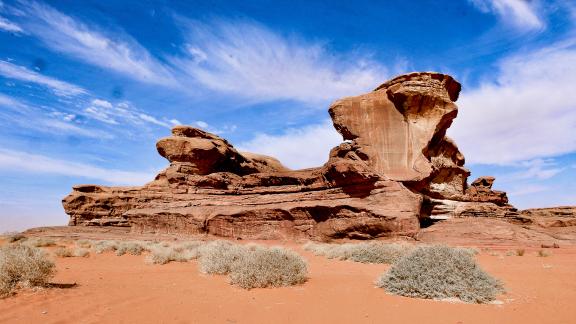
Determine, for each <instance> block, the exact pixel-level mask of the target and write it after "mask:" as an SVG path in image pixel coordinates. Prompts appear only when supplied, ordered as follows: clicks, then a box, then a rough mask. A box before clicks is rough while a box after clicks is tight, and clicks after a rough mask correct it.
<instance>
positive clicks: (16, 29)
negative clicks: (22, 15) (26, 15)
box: [0, 1, 23, 33]
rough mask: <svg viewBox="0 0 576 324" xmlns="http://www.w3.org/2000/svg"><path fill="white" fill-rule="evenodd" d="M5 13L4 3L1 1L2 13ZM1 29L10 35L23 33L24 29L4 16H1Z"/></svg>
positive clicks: (0, 10) (0, 8) (0, 9)
mask: <svg viewBox="0 0 576 324" xmlns="http://www.w3.org/2000/svg"><path fill="white" fill-rule="evenodd" d="M3 11H4V3H3V2H2V1H0V13H1V12H3ZM0 29H1V30H4V31H7V32H10V33H21V32H23V30H22V27H20V26H18V24H16V23H15V22H12V21H10V20H8V19H7V18H5V17H2V16H0Z"/></svg>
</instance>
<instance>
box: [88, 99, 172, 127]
mask: <svg viewBox="0 0 576 324" xmlns="http://www.w3.org/2000/svg"><path fill="white" fill-rule="evenodd" d="M83 114H84V115H85V116H88V117H90V118H93V119H96V120H99V121H101V122H103V123H106V124H111V125H131V126H134V125H143V124H146V123H150V124H154V125H157V126H162V127H167V128H171V127H172V126H174V125H176V124H179V123H180V122H179V121H178V120H175V119H168V118H163V119H162V120H160V119H158V118H156V117H153V116H151V115H149V114H146V113H144V112H142V111H140V110H138V109H137V108H136V107H134V106H133V105H132V104H131V103H130V102H127V101H123V102H119V103H111V102H109V101H106V100H102V99H93V100H92V101H91V102H90V104H89V105H88V107H86V108H85V109H84V111H83Z"/></svg>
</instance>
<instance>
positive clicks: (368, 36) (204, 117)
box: [0, 0, 576, 232]
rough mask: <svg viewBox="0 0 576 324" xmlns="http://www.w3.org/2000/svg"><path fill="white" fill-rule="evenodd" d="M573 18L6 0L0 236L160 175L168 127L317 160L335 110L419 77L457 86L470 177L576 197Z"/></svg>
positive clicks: (441, 10) (565, 14) (430, 4)
mask: <svg viewBox="0 0 576 324" xmlns="http://www.w3.org/2000/svg"><path fill="white" fill-rule="evenodd" d="M575 22H576V2H574V1H572V0H549V1H537V0H533V1H527V0H526V1H525V0H455V1H449V2H445V1H442V2H440V1H433V0H422V1H403V0H402V1H401V0H397V1H386V2H381V1H360V0H358V1H354V2H350V1H324V2H320V1H316V2H313V1H294V0H293V1H153V0H150V1H96V0H94V1H88V0H85V1H47V2H35V1H26V0H22V1H7V0H2V1H1V2H0V178H1V179H2V181H1V182H0V232H4V231H9V230H19V229H24V228H28V227H32V226H40V225H58V224H65V223H66V221H67V216H66V215H65V214H64V212H63V210H62V207H61V204H60V200H61V199H62V198H63V197H64V196H65V195H66V194H68V193H69V192H70V190H71V186H72V185H74V184H80V183H98V184H108V185H139V184H144V183H145V182H147V181H149V180H151V179H152V178H153V177H154V175H155V174H156V173H157V172H158V171H159V170H161V169H162V168H164V167H166V166H167V161H166V160H164V159H163V158H162V157H160V156H159V155H158V154H157V152H156V149H155V142H156V140H157V139H158V138H160V137H162V136H166V135H168V134H169V129H170V127H171V126H172V125H174V124H188V125H195V126H197V127H201V128H204V129H207V130H208V131H211V132H215V133H217V134H219V135H221V136H223V137H225V138H227V139H229V140H230V141H231V142H232V143H233V144H234V145H235V146H237V147H238V148H240V149H243V150H249V151H254V152H259V153H264V154H269V155H273V156H275V157H278V158H279V159H280V160H281V161H282V162H284V163H285V164H286V165H288V166H290V167H292V168H302V167H312V166H319V165H321V164H322V163H324V162H325V161H326V160H327V157H328V152H329V150H330V148H332V147H333V146H335V145H337V144H338V143H339V142H340V140H341V138H340V137H339V135H338V134H337V133H336V132H335V131H334V129H333V127H332V125H331V123H330V121H329V116H328V114H327V108H328V106H329V104H330V103H331V102H332V101H333V100H335V99H338V98H340V97H343V96H348V95H357V94H360V93H363V92H367V91H369V90H371V89H373V88H375V87H376V86H377V85H379V84H380V83H382V82H384V81H386V80H387V79H389V78H391V77H393V76H395V75H397V74H401V73H406V72H410V71H426V70H433V71H439V72H443V73H448V74H451V75H453V76H454V77H456V78H457V79H458V80H459V81H461V83H462V84H463V91H462V94H461V97H460V99H459V101H458V105H459V107H460V112H459V116H458V118H457V119H456V121H455V123H454V124H453V126H452V128H451V129H450V130H449V135H450V136H451V137H453V138H454V139H455V140H456V142H457V143H458V145H459V147H460V149H461V151H462V152H463V153H464V155H465V156H466V159H467V166H468V168H470V169H471V171H472V177H477V176H481V175H494V176H496V177H497V181H496V184H495V187H496V188H497V189H500V190H506V191H507V192H508V194H509V197H510V200H511V202H512V203H513V204H515V205H516V206H517V207H519V208H528V207H538V206H554V205H568V204H572V205H574V204H576V184H575V181H574V180H575V179H576V131H575V130H576V25H575ZM470 180H473V179H470Z"/></svg>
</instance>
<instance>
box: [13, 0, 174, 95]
mask: <svg viewBox="0 0 576 324" xmlns="http://www.w3.org/2000/svg"><path fill="white" fill-rule="evenodd" d="M22 9H23V10H24V12H25V13H26V14H27V18H28V19H26V20H25V21H24V22H23V25H24V26H25V28H26V30H27V31H28V32H30V33H31V34H33V35H35V36H37V37H38V38H40V39H41V40H42V41H43V42H44V43H45V44H46V46H48V47H49V48H52V49H54V50H56V51H58V52H63V53H67V54H69V55H71V56H74V57H76V58H77V59H80V60H82V61H85V62H87V63H90V64H93V65H96V66H99V67H103V68H106V69H110V70H113V71H116V72H118V73H121V74H124V75H126V76H128V77H130V78H133V79H136V80H139V81H142V82H148V83H153V84H161V85H174V84H175V81H174V79H173V78H172V76H171V74H170V73H169V71H168V70H167V69H166V67H165V66H164V65H163V64H162V63H161V62H159V61H158V60H157V59H155V58H154V57H153V56H152V55H151V54H150V53H149V52H148V51H147V50H146V49H145V48H144V47H142V46H141V45H140V44H139V43H138V42H137V41H136V40H134V39H133V38H131V37H130V36H128V35H125V34H123V33H119V34H116V35H106V34H104V33H103V32H101V31H99V30H96V29H95V28H92V27H89V26H88V25H86V24H84V23H82V22H81V21H79V20H77V19H74V18H72V17H70V16H67V15H65V14H63V13H61V12H59V11H57V10H56V9H54V8H52V7H50V6H48V5H45V4H40V3H37V2H23V3H22Z"/></svg>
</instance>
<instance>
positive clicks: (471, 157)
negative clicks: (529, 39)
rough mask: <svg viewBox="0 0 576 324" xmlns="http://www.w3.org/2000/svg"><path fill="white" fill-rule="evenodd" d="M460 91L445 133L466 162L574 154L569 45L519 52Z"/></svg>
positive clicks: (574, 78) (574, 94) (572, 52)
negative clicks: (488, 76) (474, 85)
mask: <svg viewBox="0 0 576 324" xmlns="http://www.w3.org/2000/svg"><path fill="white" fill-rule="evenodd" d="M494 79H495V80H494V81H489V82H484V83H483V84H482V85H480V86H479V87H477V88H475V89H472V90H467V89H466V88H464V91H463V93H462V95H461V98H460V100H459V102H458V105H459V107H460V111H459V116H458V118H457V119H456V121H455V122H454V124H453V125H452V127H451V128H450V129H449V131H448V132H449V135H450V136H452V137H453V138H454V139H455V140H456V142H457V143H458V145H459V147H460V149H461V151H462V152H463V153H464V154H465V155H466V158H467V161H468V162H469V163H482V164H511V163H517V162H519V161H526V160H532V159H536V158H545V157H553V156H558V155H562V154H568V153H572V152H575V151H576V136H574V132H575V130H576V91H575V90H574V89H575V88H574V85H575V84H576V48H575V47H574V44H573V41H566V42H564V43H563V44H556V45H553V46H549V47H547V48H544V49H541V50H538V51H535V52H532V53H519V54H518V55H515V56H512V57H510V58H508V59H506V60H504V61H503V62H501V64H500V69H499V71H498V72H497V74H496V76H495V77H494Z"/></svg>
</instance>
